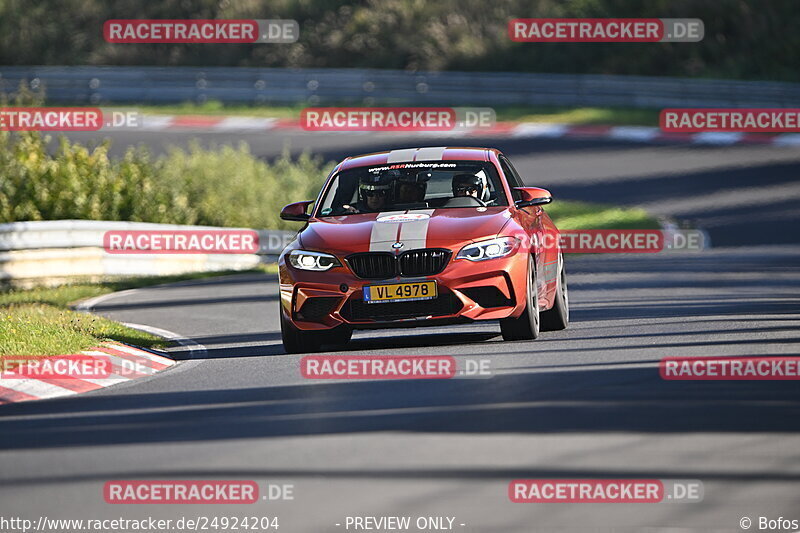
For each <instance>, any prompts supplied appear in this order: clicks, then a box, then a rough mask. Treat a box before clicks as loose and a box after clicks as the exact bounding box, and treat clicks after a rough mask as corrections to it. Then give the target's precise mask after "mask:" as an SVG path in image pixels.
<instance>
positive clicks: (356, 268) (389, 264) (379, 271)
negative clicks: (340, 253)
mask: <svg viewBox="0 0 800 533" xmlns="http://www.w3.org/2000/svg"><path fill="white" fill-rule="evenodd" d="M347 263H348V264H349V265H350V268H351V269H353V272H354V273H355V275H356V276H358V277H359V278H363V279H386V278H393V277H394V276H396V275H397V261H396V260H395V257H394V256H393V255H392V254H390V253H386V252H376V253H365V254H353V255H351V256H348V257H347Z"/></svg>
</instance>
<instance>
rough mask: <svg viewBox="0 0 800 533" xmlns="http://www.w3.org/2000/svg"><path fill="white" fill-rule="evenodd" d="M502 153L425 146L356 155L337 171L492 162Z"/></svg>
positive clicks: (474, 148)
mask: <svg viewBox="0 0 800 533" xmlns="http://www.w3.org/2000/svg"><path fill="white" fill-rule="evenodd" d="M490 154H494V156H495V158H496V157H497V155H499V154H500V151H499V150H497V149H495V148H476V147H449V146H425V147H421V148H404V149H401V150H386V151H384V152H375V153H372V154H363V155H356V156H352V157H348V158H346V159H345V160H344V161H342V162H341V163H339V165H337V167H336V169H334V170H335V171H340V170H348V169H351V168H356V167H365V166H367V167H371V166H375V165H386V164H391V163H411V162H417V161H491V160H492V156H491V155H490Z"/></svg>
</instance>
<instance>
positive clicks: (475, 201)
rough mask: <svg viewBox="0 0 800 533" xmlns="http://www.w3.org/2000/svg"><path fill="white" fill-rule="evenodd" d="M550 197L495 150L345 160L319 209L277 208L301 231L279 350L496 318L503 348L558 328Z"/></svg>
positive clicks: (288, 252) (292, 247)
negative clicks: (372, 332) (373, 332)
mask: <svg viewBox="0 0 800 533" xmlns="http://www.w3.org/2000/svg"><path fill="white" fill-rule="evenodd" d="M551 200H552V197H551V195H550V193H549V192H548V191H547V190H545V189H540V188H536V187H524V186H523V184H522V180H521V178H520V176H519V174H518V173H517V171H516V170H515V169H514V167H513V166H512V165H511V162H510V161H509V160H508V158H506V157H505V156H504V155H503V154H502V153H501V152H500V151H499V150H495V149H490V148H447V147H428V148H412V149H403V150H392V151H387V152H379V153H374V154H367V155H361V156H356V157H348V158H347V159H345V160H344V161H342V162H341V163H339V164H338V165H337V166H336V168H334V169H333V171H332V172H331V174H330V176H328V179H327V180H326V182H325V185H324V186H323V187H322V190H321V192H320V194H319V197H318V198H317V200H316V201H313V200H310V201H304V202H297V203H293V204H290V205H287V206H286V207H284V208H283V210H282V211H281V218H283V219H284V220H296V221H302V222H305V226H304V227H303V229H302V230H300V232H299V233H298V234H297V237H296V238H295V239H294V241H292V242H291V243H290V244H289V245H288V246H287V247H286V248H285V249H284V250H283V252H282V253H281V256H280V259H279V268H280V306H281V313H280V317H281V318H280V320H281V334H282V337H283V345H284V348H285V349H286V351H287V352H289V353H298V352H310V351H316V350H318V349H319V348H320V347H321V346H322V345H324V344H344V343H347V342H348V341H349V340H350V337H351V335H352V333H353V330H354V329H373V328H395V327H414V326H429V325H430V326H433V325H443V324H453V323H463V322H471V321H475V320H498V321H499V322H500V328H501V330H502V334H503V338H504V339H505V340H509V341H510V340H523V339H527V340H530V339H535V338H537V337H538V335H539V331H540V330H541V331H546V330H558V329H564V328H565V327H566V326H567V323H568V322H569V298H568V295H567V280H566V276H565V271H564V259H563V256H562V254H561V251H560V249H559V246H558V230H557V229H556V227H555V225H554V224H553V222H552V221H551V220H550V217H549V216H548V215H547V213H545V211H544V209H543V208H542V206H543V205H544V204H548V203H550V201H551ZM311 204H314V207H313V208H312V209H311V212H310V213H308V212H307V211H308V208H309V206H310V205H311ZM548 243H550V244H549V245H548Z"/></svg>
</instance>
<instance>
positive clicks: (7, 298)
mask: <svg viewBox="0 0 800 533" xmlns="http://www.w3.org/2000/svg"><path fill="white" fill-rule="evenodd" d="M242 272H269V273H275V272H277V267H276V265H264V267H262V268H257V269H253V270H248V271H231V272H199V273H191V274H185V275H177V276H157V277H141V278H129V279H121V280H112V281H106V282H102V283H75V284H70V285H63V286H60V287H41V288H34V289H26V290H13V289H12V290H4V291H0V357H3V356H9V355H13V356H17V355H42V356H45V355H58V354H68V353H77V352H80V351H82V350H86V349H88V348H92V347H94V346H97V345H99V344H100V343H102V342H104V341H112V340H113V341H120V342H126V343H129V344H135V345H137V346H142V347H145V348H163V347H164V346H166V342H165V341H164V339H162V338H160V337H156V336H154V335H150V334H148V333H144V332H141V331H137V330H135V329H131V328H128V327H125V326H123V325H122V324H119V323H117V322H114V321H112V320H108V319H105V318H102V317H99V316H95V315H88V314H84V313H77V312H75V311H72V310H71V309H69V305H70V304H72V303H75V302H77V301H79V300H83V299H85V298H92V297H94V296H100V295H102V294H108V293H110V292H115V291H121V290H126V289H134V288H138V287H145V286H148V285H156V284H161V283H171V282H177V281H185V280H192V279H202V278H208V277H212V276H219V275H224V274H234V273H236V274H240V273H242Z"/></svg>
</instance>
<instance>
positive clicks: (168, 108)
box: [109, 100, 659, 126]
mask: <svg viewBox="0 0 800 533" xmlns="http://www.w3.org/2000/svg"><path fill="white" fill-rule="evenodd" d="M304 107H310V106H302V105H294V106H257V105H225V104H223V103H222V102H219V101H215V100H212V101H208V102H206V103H204V104H195V103H192V102H185V103H182V104H176V105H163V106H135V109H136V110H138V111H139V112H141V113H144V114H149V115H233V116H250V117H274V118H295V119H296V118H299V116H300V111H302V110H303V108H304ZM109 109H113V107H112V108H109ZM126 109H127V108H126ZM494 110H495V113H496V114H497V120H498V121H512V122H555V123H563V124H608V125H623V126H624V125H632V126H657V125H658V113H659V112H658V110H653V109H634V108H600V107H580V108H570V107H547V106H512V107H496V108H494Z"/></svg>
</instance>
